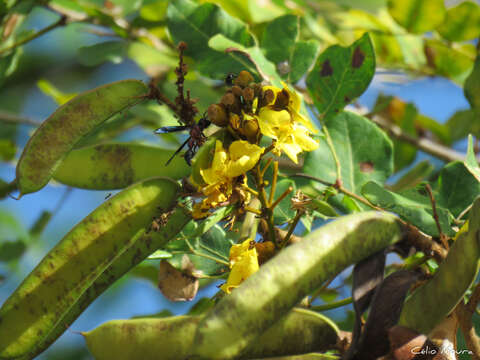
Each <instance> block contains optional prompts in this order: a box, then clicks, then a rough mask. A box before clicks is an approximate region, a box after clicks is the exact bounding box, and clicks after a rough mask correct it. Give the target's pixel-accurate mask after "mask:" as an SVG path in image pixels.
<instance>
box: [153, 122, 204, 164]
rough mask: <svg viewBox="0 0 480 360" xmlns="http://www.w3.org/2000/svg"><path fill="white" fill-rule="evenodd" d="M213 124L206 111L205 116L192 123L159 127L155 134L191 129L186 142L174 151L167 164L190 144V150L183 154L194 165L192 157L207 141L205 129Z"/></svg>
mask: <svg viewBox="0 0 480 360" xmlns="http://www.w3.org/2000/svg"><path fill="white" fill-rule="evenodd" d="M210 124H211V122H210V120H208V117H207V116H206V114H205V113H204V114H203V116H202V117H201V118H200V120H198V122H196V123H195V122H194V123H193V124H191V125H177V126H163V127H161V128H158V129H157V130H155V134H167V133H172V132H179V131H185V130H189V135H190V136H189V137H188V138H187V140H185V142H184V143H183V144H182V145H180V147H179V148H178V149H177V150H176V151H175V152H174V153H173V155H172V156H171V157H170V159H168V161H167V162H166V163H165V166H167V165H168V164H170V162H171V161H172V160H173V158H174V157H175V156H176V155H177V154H178V153H179V152H180V151H182V149H183V148H184V147H185V146H187V145H188V150H187V151H186V152H185V154H184V155H183V157H184V159H185V161H186V162H187V164H188V165H190V166H191V165H192V159H193V157H194V156H195V153H196V152H197V150H198V148H199V147H200V146H202V144H203V143H204V142H205V140H206V139H207V138H206V136H205V134H204V133H203V130H205V129H206V128H207V127H208V126H209V125H210Z"/></svg>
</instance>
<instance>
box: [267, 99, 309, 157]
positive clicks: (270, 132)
mask: <svg viewBox="0 0 480 360" xmlns="http://www.w3.org/2000/svg"><path fill="white" fill-rule="evenodd" d="M258 124H259V126H260V131H261V133H262V134H263V135H265V136H268V137H271V138H272V139H275V140H277V141H276V142H275V147H274V150H273V152H274V153H275V154H277V155H280V153H281V152H282V151H283V152H284V153H285V154H286V155H287V156H288V157H289V158H290V159H291V160H292V161H293V162H295V163H298V159H297V155H298V154H299V153H301V152H302V151H313V150H315V149H316V148H317V147H318V143H317V142H316V141H315V140H313V139H312V138H311V137H310V135H309V130H308V129H307V128H306V127H304V126H303V125H300V124H297V123H295V122H292V120H291V115H290V113H289V112H288V111H287V110H280V111H276V110H273V109H272V108H270V107H263V108H261V109H260V113H259V117H258Z"/></svg>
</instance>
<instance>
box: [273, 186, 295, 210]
mask: <svg viewBox="0 0 480 360" xmlns="http://www.w3.org/2000/svg"><path fill="white" fill-rule="evenodd" d="M292 191H293V187H292V186H289V187H288V189H287V190H285V191H284V192H283V194H282V195H280V196H279V197H278V199H277V200H275V202H274V203H273V204H272V205H270V210H271V211H272V212H273V209H275V207H276V206H277V205H278V204H280V201H282V200H283V199H285V197H286V196H287V195H288V194H290V193H291V192H292Z"/></svg>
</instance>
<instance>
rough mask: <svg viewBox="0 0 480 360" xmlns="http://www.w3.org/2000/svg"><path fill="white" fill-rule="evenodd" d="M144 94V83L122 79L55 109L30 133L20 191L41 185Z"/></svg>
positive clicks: (20, 166)
mask: <svg viewBox="0 0 480 360" xmlns="http://www.w3.org/2000/svg"><path fill="white" fill-rule="evenodd" d="M146 94H148V89H147V87H146V86H145V84H144V83H143V82H141V81H138V80H123V81H118V82H114V83H111V84H107V85H104V86H100V87H98V88H96V89H93V90H90V91H87V92H84V93H82V94H80V95H78V96H76V97H75V98H73V99H72V100H70V101H69V102H67V103H66V104H64V105H62V106H61V107H60V108H58V109H57V111H55V112H54V113H53V114H52V115H51V116H50V117H49V118H48V119H47V120H45V121H44V122H43V123H42V125H41V126H40V127H39V128H38V129H37V130H36V131H35V133H34V134H33V135H32V136H31V138H30V140H29V141H28V143H27V145H26V146H25V148H24V150H23V153H22V156H21V157H20V160H19V161H18V164H17V169H16V170H17V171H16V175H17V176H16V182H17V185H18V189H19V190H20V194H21V195H23V194H28V193H32V192H35V191H38V190H40V189H41V188H42V187H44V186H45V185H46V184H47V183H48V181H49V180H50V178H51V177H52V175H53V173H54V172H55V170H56V168H57V167H58V166H59V165H60V163H61V161H62V160H63V158H64V157H65V156H66V155H67V154H68V153H69V152H70V151H71V150H72V149H73V148H74V147H75V145H76V144H77V143H78V142H79V141H80V140H81V139H82V138H84V137H85V136H86V135H88V134H89V133H91V132H92V131H93V130H94V129H96V128H97V127H98V126H99V125H101V124H102V123H103V122H105V121H106V120H108V119H109V118H110V117H112V116H113V115H115V114H117V113H119V112H120V111H122V110H124V109H126V108H128V107H130V106H133V105H134V104H135V103H137V102H138V101H139V99H140V98H142V96H145V95H146Z"/></svg>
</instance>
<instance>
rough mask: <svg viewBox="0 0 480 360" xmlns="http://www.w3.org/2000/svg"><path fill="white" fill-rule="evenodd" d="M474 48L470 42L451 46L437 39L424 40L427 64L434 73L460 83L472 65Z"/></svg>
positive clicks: (463, 80)
mask: <svg viewBox="0 0 480 360" xmlns="http://www.w3.org/2000/svg"><path fill="white" fill-rule="evenodd" d="M474 49H475V48H474V46H473V45H472V44H464V45H461V46H456V47H453V46H449V45H447V44H445V43H444V42H442V41H439V40H435V39H426V40H425V55H426V56H427V62H428V65H429V66H430V67H431V68H432V69H433V70H434V71H435V73H436V74H438V75H441V76H445V77H447V78H450V79H452V80H453V81H455V82H456V83H457V84H460V85H461V84H463V83H464V82H465V79H466V78H467V77H468V75H469V74H470V71H471V69H472V67H473V59H474V58H475V50H474Z"/></svg>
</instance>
